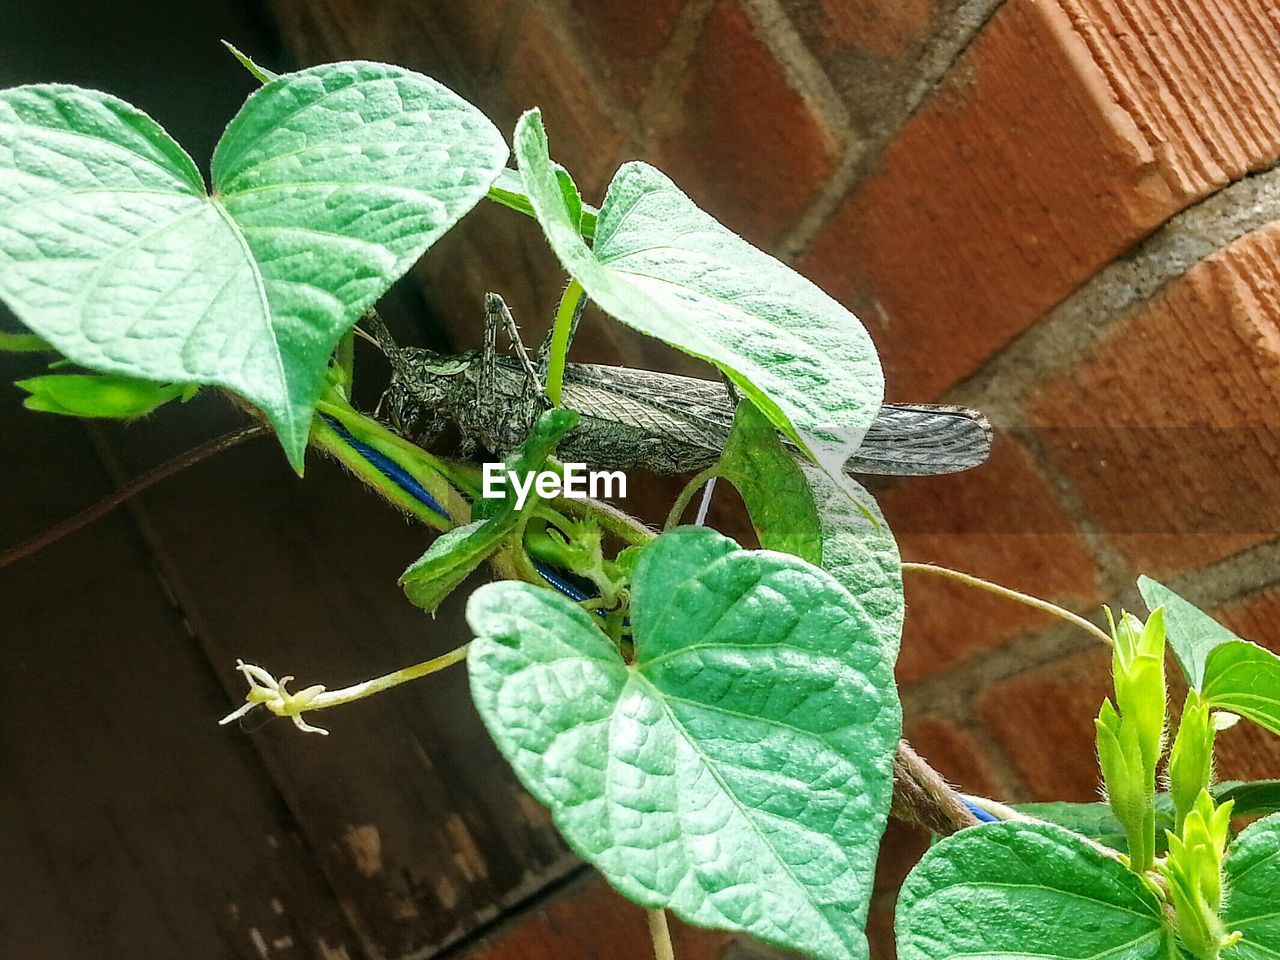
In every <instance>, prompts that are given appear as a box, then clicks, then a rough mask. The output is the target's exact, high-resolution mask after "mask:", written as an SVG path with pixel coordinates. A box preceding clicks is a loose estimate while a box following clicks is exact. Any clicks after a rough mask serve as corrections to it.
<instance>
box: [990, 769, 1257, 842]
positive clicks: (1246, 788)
mask: <svg viewBox="0 0 1280 960" xmlns="http://www.w3.org/2000/svg"><path fill="white" fill-rule="evenodd" d="M1209 793H1210V794H1211V795H1212V796H1213V799H1214V800H1215V801H1216V802H1217V803H1220V804H1225V803H1227V802H1228V801H1229V802H1231V803H1232V804H1234V807H1233V810H1232V812H1233V814H1234V815H1235V816H1259V815H1261V814H1268V813H1276V812H1277V811H1280V780H1258V781H1253V782H1245V781H1243V780H1224V781H1222V782H1221V783H1215V784H1214V785H1213V786H1211V787H1210V788H1209ZM1013 809H1015V810H1017V811H1018V812H1019V813H1022V814H1026V815H1027V816H1028V817H1032V818H1034V819H1036V820H1047V821H1048V822H1049V823H1056V824H1057V825H1058V826H1060V827H1065V828H1066V829H1068V830H1070V831H1071V832H1072V833H1078V834H1080V836H1082V837H1087V838H1088V839H1090V840H1096V841H1097V842H1098V843H1102V844H1105V845H1106V846H1108V847H1111V848H1112V849H1113V850H1117V851H1119V852H1120V853H1127V852H1128V849H1129V848H1128V846H1127V845H1126V843H1125V835H1124V828H1123V827H1121V826H1120V821H1119V820H1117V819H1116V816H1115V814H1114V813H1112V812H1111V807H1110V806H1109V805H1107V804H1105V803H1066V802H1062V801H1051V802H1047V803H1018V804H1014V807H1013ZM1166 830H1175V831H1178V830H1180V828H1178V826H1177V825H1176V824H1175V822H1174V806H1173V799H1172V798H1171V797H1170V796H1169V794H1167V793H1158V794H1156V853H1157V854H1161V853H1164V851H1165V843H1164V839H1165V838H1164V834H1165V831H1166Z"/></svg>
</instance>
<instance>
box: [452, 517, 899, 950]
mask: <svg viewBox="0 0 1280 960" xmlns="http://www.w3.org/2000/svg"><path fill="white" fill-rule="evenodd" d="M467 619H468V621H469V622H470V624H471V626H472V628H473V629H474V630H475V631H476V633H477V634H478V635H479V639H477V640H476V641H474V643H473V645H472V648H471V653H470V656H469V657H468V663H469V666H470V672H471V689H472V696H473V697H474V699H475V701H476V705H477V707H478V708H479V711H480V715H481V716H482V717H483V718H484V722H485V724H486V726H487V727H488V728H489V731H490V733H491V734H492V735H493V738H494V740H495V741H496V742H497V744H498V746H499V748H500V749H501V750H502V752H503V754H505V756H506V757H507V759H508V760H509V761H510V762H511V764H512V766H513V767H514V768H515V770H516V773H517V774H518V775H519V776H520V779H521V780H522V781H523V782H524V784H525V786H526V787H528V789H529V791H530V792H531V793H532V794H533V795H534V796H535V797H537V798H538V799H539V800H540V801H542V802H543V803H544V804H546V805H547V806H548V807H550V808H551V812H552V815H553V817H554V818H555V821H556V824H557V826H558V827H559V828H560V831H561V832H562V833H563V834H564V836H565V838H566V839H567V840H568V842H569V843H570V845H571V846H572V847H573V848H574V849H575V850H576V851H577V852H578V853H579V854H581V855H582V856H583V857H585V858H586V859H587V860H589V861H590V862H591V863H593V864H595V865H596V866H597V867H598V868H599V869H600V870H601V871H603V873H604V874H605V876H606V877H608V879H609V881H610V882H611V883H612V884H613V885H614V886H615V887H616V888H617V889H618V890H619V891H621V892H622V893H623V894H624V895H626V896H628V897H630V898H631V899H632V900H635V901H636V902H637V903H641V904H644V905H645V906H648V907H667V908H670V909H672V910H673V911H675V912H676V913H677V914H678V915H679V916H681V917H683V918H684V919H685V920H688V921H690V922H692V923H695V924H699V925H702V926H711V927H720V928H725V929H730V930H744V931H747V932H749V933H752V934H754V935H756V936H758V937H760V938H761V939H763V940H766V941H769V942H771V943H774V944H777V945H780V946H783V947H789V948H791V949H797V950H803V951H804V952H806V953H809V954H811V955H813V956H817V957H821V958H831V960H837V958H838V960H845V958H851V957H865V956H866V955H867V946H866V939H865V936H864V934H863V925H864V924H865V921H866V913H867V904H868V901H869V899H870V896H871V885H872V873H873V868H874V864H875V859H876V850H877V846H878V844H879V840H880V835H881V833H882V831H883V829H884V824H885V817H886V814H887V812H888V807H889V799H890V796H891V793H892V773H891V768H892V762H893V755H894V752H895V749H896V747H897V742H898V737H899V732H900V727H901V713H900V710H899V707H898V701H897V694H896V690H895V688H894V685H893V675H892V662H891V659H890V657H889V656H887V655H886V653H885V651H884V649H883V647H882V645H881V643H880V641H879V639H878V638H877V636H876V632H875V630H874V629H873V626H872V624H870V623H869V622H868V621H867V619H866V617H865V616H864V614H863V613H862V611H861V609H860V608H859V607H858V605H857V604H856V603H854V602H853V598H852V597H850V595H849V593H848V591H846V590H845V589H844V588H843V587H841V586H840V585H839V584H838V583H837V582H836V581H835V580H833V579H832V578H831V577H830V576H829V575H828V574H826V573H824V572H823V571H821V570H819V569H818V568H816V567H813V566H810V565H809V564H807V563H805V562H804V561H802V560H800V559H798V558H796V557H792V556H788V555H785V554H780V553H773V552H768V551H744V550H741V549H740V548H739V547H738V546H737V545H736V544H735V543H733V542H732V541H731V540H728V539H726V538H725V537H722V536H720V535H719V534H717V533H715V532H714V531H711V530H707V529H705V528H694V527H685V528H681V529H678V530H675V531H672V532H671V533H667V534H664V535H663V536H661V537H659V538H658V539H657V540H655V541H654V542H653V544H652V545H650V546H649V547H648V548H646V549H645V550H644V552H643V553H642V554H641V556H640V560H639V562H638V563H637V564H636V569H635V576H634V581H633V594H632V607H631V623H632V627H633V630H634V643H635V660H634V662H633V663H630V664H628V663H626V662H624V660H623V658H622V656H621V655H620V654H619V652H618V650H617V648H616V647H615V646H614V644H613V642H612V641H610V639H609V638H608V637H606V636H605V634H604V633H602V632H601V630H600V628H599V627H598V626H597V625H596V624H595V623H593V622H592V620H593V618H592V617H591V616H590V615H589V614H587V613H586V612H585V611H584V610H583V609H582V608H581V607H579V606H578V605H576V604H574V603H572V602H571V601H569V600H566V599H565V598H564V597H561V596H558V595H557V594H555V593H553V592H551V591H550V590H542V589H537V588H535V587H531V586H528V585H526V584H521V583H514V582H504V583H496V584H489V585H487V586H484V587H482V588H480V589H479V590H477V591H476V592H475V593H474V594H472V597H471V601H470V603H469V604H468V607H467Z"/></svg>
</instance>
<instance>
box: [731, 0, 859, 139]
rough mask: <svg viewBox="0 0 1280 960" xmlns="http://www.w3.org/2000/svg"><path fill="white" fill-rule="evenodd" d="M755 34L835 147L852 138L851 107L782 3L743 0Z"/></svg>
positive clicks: (776, 1)
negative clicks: (847, 105) (810, 48)
mask: <svg viewBox="0 0 1280 960" xmlns="http://www.w3.org/2000/svg"><path fill="white" fill-rule="evenodd" d="M740 2H741V6H742V9H743V10H744V11H745V12H746V14H747V18H748V19H749V20H750V21H751V24H752V26H753V27H755V34H756V36H757V38H759V39H760V40H761V41H762V42H763V43H764V45H765V46H766V47H767V48H768V49H769V52H770V53H771V54H772V55H773V58H774V61H775V62H776V63H777V64H778V66H779V67H780V68H781V69H782V73H783V75H784V76H785V77H786V79H787V83H788V85H789V86H790V87H791V89H793V90H794V91H795V92H796V93H798V94H799V95H800V97H801V99H803V100H804V101H805V102H806V103H808V104H809V105H810V106H811V107H812V108H813V110H814V112H815V113H816V114H817V115H818V117H819V118H820V119H821V120H822V126H823V128H824V132H825V133H826V134H827V135H828V136H829V137H830V138H831V141H832V143H833V144H835V145H841V144H843V143H844V142H845V141H846V140H848V139H849V138H850V135H851V128H852V126H853V121H852V118H851V117H850V115H849V108H848V107H846V106H845V103H844V100H843V99H842V98H841V96H840V94H839V93H837V92H836V88H835V85H834V84H833V83H832V82H831V78H830V77H829V76H827V72H826V70H824V69H823V68H822V65H821V64H820V63H818V60H817V58H816V57H814V55H813V54H812V53H810V52H809V48H808V47H807V46H806V45H805V42H804V40H803V39H802V38H801V36H800V34H799V33H798V32H797V31H796V28H795V25H794V24H792V22H791V18H790V17H789V16H787V13H786V11H785V10H784V9H783V8H782V5H781V4H780V3H779V2H778V0H740Z"/></svg>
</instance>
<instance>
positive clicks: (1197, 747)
mask: <svg viewBox="0 0 1280 960" xmlns="http://www.w3.org/2000/svg"><path fill="white" fill-rule="evenodd" d="M1215 721H1216V716H1215V715H1214V714H1213V713H1212V712H1211V711H1210V709H1209V704H1208V702H1207V701H1206V700H1205V699H1204V698H1203V697H1202V696H1200V694H1199V693H1197V692H1196V691H1195V690H1191V691H1189V692H1188V693H1187V700H1186V704H1185V705H1184V706H1183V708H1182V720H1181V722H1180V723H1179V724H1178V735H1177V737H1175V738H1174V741H1173V749H1172V750H1171V751H1169V794H1170V796H1172V798H1173V810H1174V818H1175V819H1174V825H1175V830H1176V831H1177V832H1178V833H1181V832H1182V828H1183V823H1184V822H1185V820H1186V818H1187V814H1188V813H1190V812H1191V809H1192V807H1194V805H1195V803H1196V799H1197V798H1198V797H1199V796H1200V793H1201V791H1203V790H1207V789H1208V788H1209V786H1210V785H1211V784H1212V783H1213V738H1214V733H1215V730H1216V727H1217V723H1216V722H1215Z"/></svg>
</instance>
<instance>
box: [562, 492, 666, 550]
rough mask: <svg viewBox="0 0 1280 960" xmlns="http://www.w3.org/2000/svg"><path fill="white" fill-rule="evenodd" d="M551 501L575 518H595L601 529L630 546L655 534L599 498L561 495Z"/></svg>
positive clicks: (642, 541)
mask: <svg viewBox="0 0 1280 960" xmlns="http://www.w3.org/2000/svg"><path fill="white" fill-rule="evenodd" d="M551 503H552V504H553V505H554V506H555V508H556V509H557V510H559V511H561V512H563V513H565V514H567V515H568V516H570V517H573V518H575V519H579V520H580V519H583V518H587V517H589V518H591V519H592V520H595V521H596V523H598V524H600V529H601V530H603V531H605V532H606V533H611V534H613V535H614V536H615V537H617V538H618V539H619V540H621V541H622V542H623V543H626V544H628V545H630V546H639V545H642V544H646V543H648V542H649V541H650V540H652V539H653V538H654V537H655V536H657V534H656V533H654V532H653V531H652V530H650V529H649V528H648V527H646V526H645V525H644V524H643V523H641V522H640V521H639V520H637V519H636V518H635V517H633V516H631V514H629V513H626V512H625V511H623V510H619V509H618V508H617V507H615V506H613V505H612V504H609V503H604V502H603V501H601V500H592V499H591V498H589V497H586V498H582V499H579V498H574V499H569V498H567V497H562V498H560V499H557V500H553V501H551Z"/></svg>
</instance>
